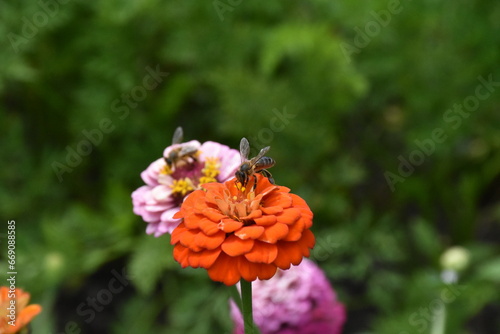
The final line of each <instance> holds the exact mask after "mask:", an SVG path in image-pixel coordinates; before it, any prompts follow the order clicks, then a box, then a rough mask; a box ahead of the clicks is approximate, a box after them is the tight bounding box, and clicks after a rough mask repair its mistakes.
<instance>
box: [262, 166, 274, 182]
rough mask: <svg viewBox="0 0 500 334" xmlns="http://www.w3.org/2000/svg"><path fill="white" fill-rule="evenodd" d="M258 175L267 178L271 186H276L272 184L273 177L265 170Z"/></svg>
mask: <svg viewBox="0 0 500 334" xmlns="http://www.w3.org/2000/svg"><path fill="white" fill-rule="evenodd" d="M260 173H261V174H262V175H264V176H265V177H267V179H268V180H269V182H271V184H276V183H274V179H273V175H272V174H271V173H270V172H269V171H268V170H267V169H263V170H261V171H260Z"/></svg>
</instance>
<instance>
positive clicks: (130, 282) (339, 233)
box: [0, 0, 500, 334]
mask: <svg viewBox="0 0 500 334" xmlns="http://www.w3.org/2000/svg"><path fill="white" fill-rule="evenodd" d="M0 17H1V19H0V31H1V35H2V36H3V38H2V39H1V42H0V43H1V44H0V99H1V104H0V129H1V131H0V132H1V138H2V139H1V150H0V152H1V164H2V168H1V169H0V175H1V178H2V184H3V187H2V189H1V191H0V208H1V212H2V220H3V224H5V226H4V227H2V230H1V233H3V234H2V235H1V237H2V240H1V241H2V251H1V257H2V258H1V259H2V260H1V261H2V268H6V257H5V255H6V252H7V251H6V246H5V245H6V243H5V241H6V231H7V221H8V220H11V219H14V220H15V221H16V228H17V229H16V236H17V239H16V242H17V271H18V275H17V286H18V287H20V288H23V289H25V290H27V291H29V292H30V293H31V294H32V302H33V303H38V304H41V305H42V306H43V308H44V311H43V312H42V313H41V314H40V315H39V316H38V317H37V318H36V319H35V321H34V322H33V326H32V328H33V333H34V334H38V333H42V334H45V333H58V334H60V333H80V331H81V333H111V334H114V333H116V334H118V333H120V334H122V333H156V334H158V333H195V334H203V333H230V332H231V330H232V324H231V320H230V319H229V316H228V304H227V293H226V289H225V287H224V286H221V285H220V284H215V283H213V282H211V281H210V280H209V279H208V278H207V275H206V272H205V271H203V270H186V269H181V268H180V266H179V265H178V264H177V263H176V262H174V261H173V259H172V256H171V246H170V245H169V241H170V237H169V236H168V235H165V236H162V237H160V238H154V237H153V236H148V235H146V234H145V232H144V231H145V228H146V223H144V222H143V221H142V220H141V218H140V217H138V216H135V215H134V214H133V213H132V204H131V198H130V194H131V192H132V191H133V190H135V189H136V188H138V187H140V186H142V185H143V182H142V180H141V178H140V175H139V174H140V172H141V171H143V170H144V169H146V167H147V166H148V165H149V163H151V162H152V161H154V160H156V159H157V158H159V157H160V156H161V155H162V152H163V149H164V148H165V147H166V146H168V145H169V144H170V143H171V138H172V134H173V131H174V129H175V128H176V127H177V126H182V127H183V128H184V133H185V139H188V140H190V139H197V140H199V141H201V142H204V141H207V140H214V141H218V142H221V143H223V144H226V145H228V146H231V147H233V148H237V147H238V145H239V140H240V139H241V137H243V136H245V137H247V138H248V139H249V140H250V143H251V145H252V148H253V149H254V153H255V152H256V151H257V150H258V149H260V148H261V147H263V146H267V145H270V146H271V147H272V148H271V151H270V154H269V155H270V156H272V157H273V158H274V159H275V160H276V161H277V164H276V166H275V167H273V169H272V173H273V176H274V178H275V179H276V182H277V183H278V184H282V185H286V186H288V187H290V188H291V189H292V191H293V192H295V193H297V194H299V195H300V196H301V197H303V198H305V199H306V200H307V202H308V203H309V205H310V207H311V209H312V210H313V212H314V213H315V219H314V227H313V232H314V233H315V234H316V236H317V239H318V243H317V246H316V249H315V251H314V252H313V254H312V259H313V260H315V262H316V263H318V264H319V265H320V266H321V268H322V269H323V270H324V271H325V272H326V274H327V276H328V277H329V279H330V281H331V282H332V285H333V287H334V288H335V290H336V291H337V294H338V297H339V299H340V300H341V301H342V303H344V304H345V306H346V308H347V322H346V324H345V326H344V333H358V334H359V333H364V334H366V333H382V334H386V333H389V334H391V333H396V334H408V333H411V334H413V333H430V331H431V327H432V324H433V323H434V320H433V319H434V317H435V315H436V314H438V313H439V312H440V310H442V308H443V306H442V305H444V307H445V308H446V314H447V317H446V333H448V334H451V333H453V334H456V333H474V334H477V333H488V334H490V333H500V317H498V315H499V314H500V303H499V300H500V298H499V297H500V296H499V291H500V289H499V284H500V258H499V255H500V245H499V240H500V150H499V149H500V131H499V129H500V107H499V105H500V67H499V63H500V47H499V45H500V4H499V3H498V2H496V1H492V0H490V1H487V0H476V1H474V0H469V1H465V0H458V1H450V0H443V1H432V0H424V1H409V0H401V1H396V0H390V1H387V0H374V1H358V2H352V1H347V0H340V1H325V0H312V1H277V2H276V1H271V2H269V1H237V0H232V1H230V0H220V1H219V0H216V1H213V2H212V1H197V2H195V1H184V2H178V1H175V2H174V1H159V0H140V1H122V0H106V1H98V2H95V1H94V2H86V1H82V0H41V1H38V2H35V1H2V2H1V3H0ZM452 246H463V247H465V249H466V250H467V252H466V254H468V257H469V260H468V261H465V260H466V259H465V258H464V259H458V260H457V261H458V262H460V263H459V266H461V267H465V268H464V269H463V270H462V271H460V272H459V275H458V281H457V282H456V283H454V284H453V286H454V287H455V289H456V290H453V293H452V294H453V296H454V298H451V297H449V294H448V295H447V296H448V297H446V298H444V297H443V293H444V292H445V291H448V290H447V289H449V287H446V286H445V284H444V283H443V279H442V277H441V273H442V271H443V266H442V261H440V258H441V255H442V254H443V252H445V251H446V250H447V249H448V248H449V247H452ZM452 262H453V261H452ZM2 275H4V273H3V272H2ZM110 282H113V283H111V286H110ZM117 282H119V283H117ZM4 285H5V284H4ZM110 291H111V293H110ZM440 301H441V302H440ZM79 330H80V331H79Z"/></svg>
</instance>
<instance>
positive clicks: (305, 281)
mask: <svg viewBox="0 0 500 334" xmlns="http://www.w3.org/2000/svg"><path fill="white" fill-rule="evenodd" d="M252 295H253V316H254V322H255V324H256V325H257V326H258V327H259V329H260V331H261V333H262V334H319V333H328V334H339V333H341V332H342V326H343V325H344V322H345V319H346V313H345V309H344V306H343V305H342V304H341V303H340V302H339V301H338V300H337V297H336V294H335V292H334V290H333V288H332V287H331V285H330V283H329V281H328V279H327V278H326V276H325V274H324V273H323V271H322V270H321V269H320V268H319V267H318V266H317V265H316V264H314V263H313V262H312V261H310V260H308V259H304V260H303V261H302V263H301V264H300V265H298V266H292V267H291V268H290V269H288V270H281V269H278V272H277V273H276V275H275V276H274V277H273V278H271V279H270V280H267V281H260V280H257V281H254V282H253V291H252ZM231 317H232V318H233V321H234V323H235V325H236V326H235V330H234V334H243V333H244V327H243V318H242V316H241V313H240V310H239V309H238V307H237V306H236V303H235V302H234V301H233V300H231Z"/></svg>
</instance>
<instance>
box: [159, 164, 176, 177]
mask: <svg viewBox="0 0 500 334" xmlns="http://www.w3.org/2000/svg"><path fill="white" fill-rule="evenodd" d="M173 172H174V171H173V170H172V169H171V168H170V167H168V165H165V166H163V167H162V169H160V174H163V175H170V174H172V173H173Z"/></svg>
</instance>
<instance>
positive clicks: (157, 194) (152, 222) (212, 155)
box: [132, 140, 240, 237]
mask: <svg viewBox="0 0 500 334" xmlns="http://www.w3.org/2000/svg"><path fill="white" fill-rule="evenodd" d="M183 147H189V148H190V149H191V150H194V151H195V152H196V153H195V154H193V155H192V156H189V157H185V158H184V159H182V160H181V161H179V162H178V163H175V164H173V165H172V168H170V167H169V166H168V165H167V162H166V161H165V158H164V157H169V154H170V153H171V152H172V151H173V150H179V149H182V148H183ZM239 165H240V154H239V152H238V151H237V150H234V149H231V148H229V147H228V146H225V145H222V144H219V143H216V142H212V141H207V142H205V143H203V144H200V142H199V141H197V140H191V141H189V142H186V143H176V144H172V145H170V146H169V147H167V148H166V149H165V151H164V152H163V157H162V158H160V159H158V160H156V161H154V162H153V163H151V164H150V165H149V167H148V168H147V169H146V170H145V171H143V172H142V173H141V177H142V179H143V181H144V182H145V183H146V185H145V186H142V187H140V188H138V189H137V190H135V191H134V192H133V193H132V203H133V205H134V213H135V214H137V215H139V216H141V217H142V219H143V220H144V221H145V222H146V223H148V226H147V228H146V233H147V234H154V235H155V237H159V236H160V235H163V234H165V233H172V231H173V230H174V229H175V228H176V227H177V225H179V223H180V219H174V218H173V216H174V214H176V213H177V212H178V211H179V207H180V205H181V204H182V202H183V201H184V198H185V197H186V196H187V195H188V194H189V193H191V192H193V191H194V190H196V189H199V188H200V185H202V184H204V183H208V182H225V181H227V180H228V179H230V178H232V177H233V176H234V173H235V171H236V170H237V169H238V167H239Z"/></svg>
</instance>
